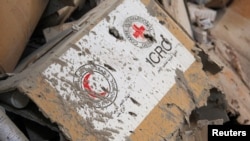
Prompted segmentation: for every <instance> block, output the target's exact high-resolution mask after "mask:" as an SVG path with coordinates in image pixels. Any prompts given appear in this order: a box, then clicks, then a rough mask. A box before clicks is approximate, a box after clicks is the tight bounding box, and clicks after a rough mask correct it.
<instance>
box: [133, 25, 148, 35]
mask: <svg viewBox="0 0 250 141" xmlns="http://www.w3.org/2000/svg"><path fill="white" fill-rule="evenodd" d="M132 28H133V29H134V31H135V32H134V33H133V35H134V37H135V38H138V37H140V36H141V37H142V38H143V37H144V35H143V34H144V31H145V28H144V26H140V27H138V26H137V25H135V24H134V25H133V26H132Z"/></svg>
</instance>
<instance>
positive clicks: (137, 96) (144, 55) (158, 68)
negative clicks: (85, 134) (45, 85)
mask: <svg viewBox="0 0 250 141" xmlns="http://www.w3.org/2000/svg"><path fill="white" fill-rule="evenodd" d="M131 5H133V7H131ZM133 9H137V11H134V12H129V11H133ZM108 17H110V19H109V21H107V20H106V19H104V20H102V21H100V22H99V23H98V24H97V25H96V26H95V27H94V28H93V29H92V30H91V31H90V33H89V34H88V35H87V36H83V37H82V38H81V39H80V40H79V41H78V42H76V43H75V46H74V48H70V49H69V50H67V51H66V52H65V53H64V54H63V55H62V56H60V57H59V59H58V60H57V62H55V63H54V64H51V65H50V66H49V67H48V68H47V69H46V70H45V71H44V72H43V74H44V76H45V77H46V79H47V80H49V81H48V82H49V83H50V84H51V85H52V87H54V88H55V89H56V90H57V91H58V93H59V94H60V95H61V96H62V97H63V98H64V99H67V100H69V101H71V102H77V103H78V104H79V105H78V106H76V109H77V111H78V113H79V114H80V115H81V116H82V117H83V118H84V119H92V122H93V124H94V128H95V129H97V130H100V131H101V130H110V131H113V133H111V134H112V137H113V138H114V139H115V140H116V139H122V138H124V137H126V136H128V135H129V134H130V132H129V131H133V130H134V129H135V128H136V127H137V126H138V124H139V123H140V122H141V121H142V120H143V119H144V118H145V116H147V115H148V113H149V112H150V111H151V110H152V109H153V108H154V106H155V105H156V104H157V103H158V101H159V100H161V99H162V97H163V96H164V95H165V94H166V92H167V91H168V90H169V89H170V88H171V87H172V86H173V85H174V83H175V79H174V76H175V69H176V68H178V69H181V70H182V71H185V70H186V69H187V68H188V67H189V66H190V65H191V64H192V63H193V62H194V57H193V56H192V54H191V53H190V52H188V50H187V49H186V48H185V47H184V46H183V45H182V44H181V43H180V42H179V41H178V40H177V39H176V38H175V37H174V36H173V35H172V34H171V33H170V32H169V31H168V30H166V28H164V27H163V26H162V25H161V24H160V23H159V21H158V20H157V19H156V18H154V17H151V16H150V15H149V13H148V12H147V9H146V8H145V6H144V5H143V4H141V3H140V2H139V1H124V2H123V3H122V4H121V5H120V6H118V7H117V8H116V9H115V10H114V11H112V12H111V13H110V14H109V15H108ZM111 27H112V30H116V32H117V33H116V35H115V33H112V34H110V32H114V31H110V30H111ZM100 31H102V32H100ZM105 31H106V32H105ZM118 34H120V35H118ZM117 36H122V38H118V39H117V38H116V37H117ZM103 37H105V38H103ZM76 48H77V49H76ZM107 54H110V55H109V56H107ZM177 58H178V59H177ZM80 60H81V61H80ZM59 62H60V63H59ZM67 66H68V67H67ZM72 70H75V72H72ZM70 73H71V74H70ZM73 73H75V74H73ZM72 74H73V75H72ZM166 78H167V80H166ZM52 79H54V80H57V83H59V84H57V85H56V84H55V83H53V81H51V80H52ZM67 85H68V87H67ZM72 87H74V88H75V89H74V90H71V89H70V88H72ZM134 101H137V102H136V103H139V105H140V106H138V104H134V103H135V102H134ZM103 109H105V110H103ZM102 114H106V115H107V117H100V116H101V115H102ZM114 117H116V118H114Z"/></svg>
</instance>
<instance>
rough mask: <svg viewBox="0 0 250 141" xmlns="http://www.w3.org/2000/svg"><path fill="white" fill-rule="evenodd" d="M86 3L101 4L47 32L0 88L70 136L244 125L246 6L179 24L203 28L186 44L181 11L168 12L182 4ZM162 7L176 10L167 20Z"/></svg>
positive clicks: (175, 136)
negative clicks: (45, 38) (49, 35)
mask: <svg viewBox="0 0 250 141" xmlns="http://www.w3.org/2000/svg"><path fill="white" fill-rule="evenodd" d="M86 2H89V4H90V5H91V3H92V2H93V1H92V2H90V1H86ZM94 2H96V3H98V4H100V5H99V6H98V7H97V8H95V9H93V10H92V11H90V12H88V13H87V14H86V15H85V16H83V17H82V18H80V19H79V20H78V21H77V22H74V23H72V25H71V24H68V26H67V29H68V30H67V32H65V34H61V35H60V34H59V36H58V35H57V34H58V33H57V32H55V33H53V37H55V38H58V37H60V38H58V40H57V41H55V40H53V39H51V40H52V42H50V43H48V44H45V46H43V47H44V48H45V49H44V50H43V49H41V50H40V51H41V52H39V51H37V52H36V53H35V54H33V56H31V57H30V58H28V59H27V61H24V63H22V65H20V66H21V67H18V68H17V70H16V71H15V72H16V73H17V74H14V73H13V74H5V75H2V77H1V80H3V81H1V82H0V84H1V85H0V91H1V93H5V94H6V93H7V92H9V91H14V90H17V91H20V92H21V93H24V94H26V95H27V96H29V98H30V99H31V101H32V102H34V103H35V104H36V106H37V107H38V108H39V110H40V112H41V113H42V114H43V115H44V117H45V118H47V119H49V120H50V121H51V122H52V123H53V125H57V126H58V128H59V129H60V131H58V129H56V131H57V132H61V133H62V134H63V136H65V137H66V138H67V139H68V140H74V141H75V140H76V141H78V140H87V141H88V140H89V141H92V140H103V141H105V140H170V141H171V140H173V141H174V140H178V141H182V140H188V141H199V140H206V139H207V126H208V125H211V124H220V125H221V124H228V123H229V124H230V123H232V122H236V123H237V124H249V120H250V114H249V112H248V111H249V106H248V104H249V103H250V95H249V94H250V91H249V83H248V82H249V80H250V79H249V78H250V77H249V69H248V68H249V56H248V55H247V54H248V52H249V50H248V49H247V47H248V42H249V39H248V38H249V36H248V34H249V33H248V32H247V31H248V30H247V29H248V28H249V25H248V23H249V19H248V16H247V14H246V12H245V11H247V10H246V9H244V8H243V9H242V10H239V9H238V8H236V7H235V6H234V5H233V6H232V7H229V8H228V10H226V12H225V13H222V14H221V13H220V14H221V15H220V16H221V18H219V19H216V20H217V21H216V24H215V23H213V22H214V21H209V16H208V15H206V14H204V15H203V16H205V17H202V19H199V16H197V15H196V16H197V17H196V18H197V19H195V20H194V21H193V22H196V23H190V25H186V26H185V27H184V28H186V30H187V29H188V30H189V28H190V27H191V26H197V27H196V28H195V29H198V31H197V32H200V33H202V34H200V35H202V40H199V41H198V42H197V43H196V45H195V43H194V42H193V41H192V40H191V39H190V36H189V35H191V33H190V32H189V35H188V34H187V33H186V32H185V31H184V30H183V29H182V28H181V27H180V26H178V25H183V24H184V25H185V24H188V20H187V19H188V18H187V19H185V20H183V21H182V20H180V19H179V18H180V17H175V16H178V15H185V16H186V15H188V14H187V13H185V10H184V9H185V8H186V7H185V6H187V5H186V3H185V5H183V4H181V5H180V4H178V2H176V3H172V1H168V2H165V1H164V2H162V1H159V2H158V3H155V2H154V1H153V0H142V1H141V2H142V3H140V2H139V0H135V1H134V0H125V1H114V0H104V1H94ZM204 2H205V1H204ZM242 2H243V1H240V2H239V3H237V4H236V5H240V4H242ZM92 4H93V3H92ZM158 4H163V7H160V6H159V5H158ZM132 5H133V6H132ZM164 5H165V8H166V7H170V8H172V9H175V8H176V7H178V8H180V7H182V8H184V9H182V10H181V11H182V12H180V13H179V10H178V9H176V10H175V11H174V12H173V13H172V16H173V18H174V20H173V19H172V17H170V16H169V15H168V14H167V13H165V11H163V10H162V8H164ZM81 6H83V4H81ZM92 7H93V5H92ZM197 8H200V9H202V8H205V7H204V5H199V6H197ZM224 8H225V7H224ZM99 9H102V12H100V11H99ZM135 9H136V11H134V10H135ZM208 11H210V10H208ZM212 11H213V13H214V12H217V11H216V10H215V9H214V10H212ZM78 12H79V13H83V11H81V10H80V11H78ZM186 12H188V11H186ZM204 12H206V10H205V11H204ZM210 12H211V11H210ZM79 13H78V14H76V17H77V16H79ZM192 14H195V13H192ZM61 16H62V15H61ZM206 16H208V19H206ZM214 16H215V15H214ZM231 16H233V17H235V18H237V19H238V20H233V21H232V18H230V17H231ZM71 18H74V16H73V17H71ZM204 18H205V19H204ZM213 20H214V19H213ZM45 21H46V20H45ZM175 21H178V22H181V23H176V22H175ZM242 21H243V22H242ZM47 22H48V21H47ZM50 22H51V21H50ZM49 24H51V23H49ZM191 24H194V25H191ZM238 27H241V28H238ZM52 28H53V27H52ZM56 28H59V30H62V29H60V28H63V26H58V27H56ZM56 28H55V29H56ZM70 28H71V29H70ZM46 31H49V28H48V29H47V30H46ZM221 31H223V32H221ZM203 33H207V34H203ZM210 33H211V34H210ZM242 33H244V34H242ZM197 35H198V34H197ZM197 35H196V36H195V37H197ZM200 41H202V42H200ZM239 43H240V45H239ZM48 125H50V124H48Z"/></svg>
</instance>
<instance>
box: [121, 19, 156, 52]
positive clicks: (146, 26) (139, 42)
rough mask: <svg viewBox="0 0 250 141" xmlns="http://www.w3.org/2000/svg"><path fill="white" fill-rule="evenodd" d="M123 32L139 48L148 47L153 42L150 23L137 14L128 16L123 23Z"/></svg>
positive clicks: (152, 31)
mask: <svg viewBox="0 0 250 141" xmlns="http://www.w3.org/2000/svg"><path fill="white" fill-rule="evenodd" d="M123 32H124V34H125V36H126V38H127V39H128V40H129V41H130V42H131V43H132V44H133V45H135V46H137V47H140V48H147V47H150V46H151V45H152V44H153V42H154V38H153V36H154V35H155V33H154V30H153V28H152V25H151V24H150V23H149V22H148V21H147V20H146V19H144V18H142V17H139V16H130V17H128V18H127V19H126V20H125V21H124V23H123Z"/></svg>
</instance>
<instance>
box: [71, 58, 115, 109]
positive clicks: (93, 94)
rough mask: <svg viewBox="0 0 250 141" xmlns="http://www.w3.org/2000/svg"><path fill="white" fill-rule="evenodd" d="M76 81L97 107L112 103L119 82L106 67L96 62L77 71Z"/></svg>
mask: <svg viewBox="0 0 250 141" xmlns="http://www.w3.org/2000/svg"><path fill="white" fill-rule="evenodd" d="M75 74H76V77H75V79H74V82H75V83H76V84H77V85H78V87H79V88H80V91H82V94H86V95H88V97H89V98H90V99H91V101H92V103H93V105H94V106H95V107H96V108H104V107H108V106H109V105H111V104H112V103H113V102H114V101H115V99H116V97H117V92H118V87H117V83H116V81H115V79H114V77H113V76H112V74H111V73H110V72H109V71H108V70H107V69H106V68H105V67H102V66H100V65H96V64H92V63H91V64H86V65H83V66H81V67H80V68H79V69H78V70H77V71H76V73H75Z"/></svg>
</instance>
